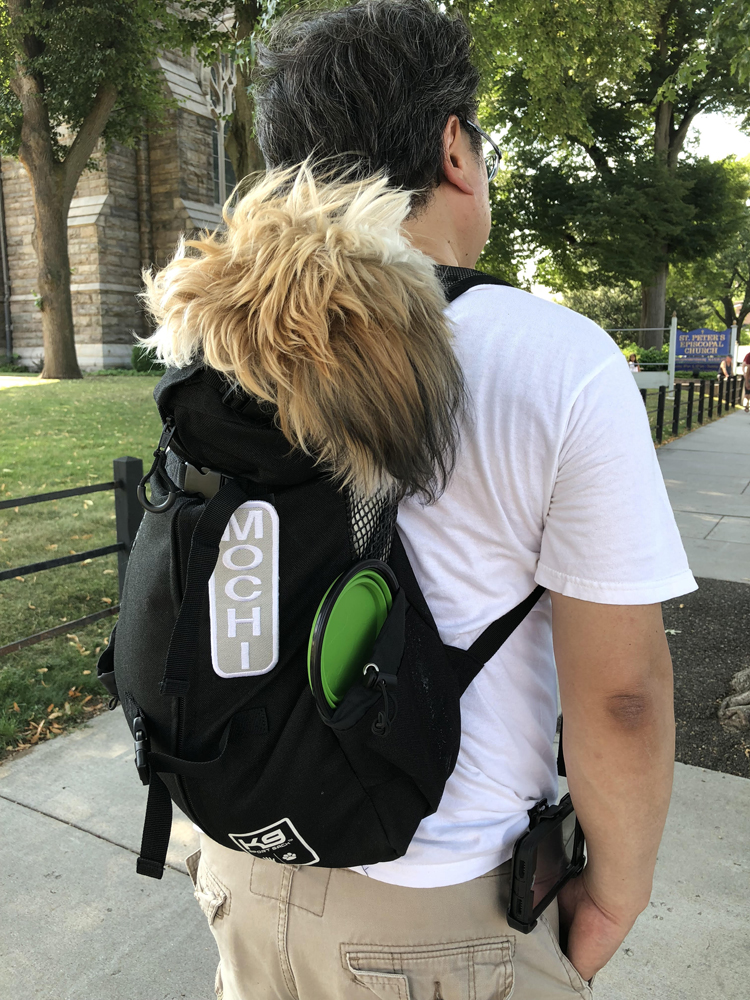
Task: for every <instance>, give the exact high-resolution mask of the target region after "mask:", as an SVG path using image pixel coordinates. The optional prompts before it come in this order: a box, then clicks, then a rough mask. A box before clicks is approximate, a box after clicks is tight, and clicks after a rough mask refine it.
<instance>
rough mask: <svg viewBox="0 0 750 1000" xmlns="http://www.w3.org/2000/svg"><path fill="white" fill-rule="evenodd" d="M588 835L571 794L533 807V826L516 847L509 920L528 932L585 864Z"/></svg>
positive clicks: (513, 860)
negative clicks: (556, 803)
mask: <svg viewBox="0 0 750 1000" xmlns="http://www.w3.org/2000/svg"><path fill="white" fill-rule="evenodd" d="M584 846H585V841H584V836H583V830H582V829H581V824H580V823H579V822H578V819H577V817H576V814H575V810H574V809H573V803H572V802H571V799H570V795H564V796H563V797H562V799H561V800H560V802H559V803H558V805H556V806H550V805H547V800H546V799H542V800H541V802H537V804H536V805H535V806H534V807H533V808H532V809H530V810H529V829H528V830H527V831H526V833H524V834H523V835H522V836H521V837H519V839H518V840H517V841H516V844H515V847H514V848H513V859H512V862H511V878H510V900H509V901H508V923H509V924H510V926H511V927H513V928H514V930H517V931H520V932H521V933H522V934H528V933H530V932H531V931H533V929H534V928H535V927H536V923H537V920H538V919H539V915H540V914H541V913H542V912H543V911H544V910H545V909H546V908H547V907H548V906H549V904H550V903H551V902H552V900H553V899H554V898H555V896H556V895H557V894H558V892H559V891H560V889H562V887H563V886H564V885H565V883H566V882H568V881H570V879H572V878H575V876H576V875H580V873H581V872H582V871H583V866H584V864H585V855H584Z"/></svg>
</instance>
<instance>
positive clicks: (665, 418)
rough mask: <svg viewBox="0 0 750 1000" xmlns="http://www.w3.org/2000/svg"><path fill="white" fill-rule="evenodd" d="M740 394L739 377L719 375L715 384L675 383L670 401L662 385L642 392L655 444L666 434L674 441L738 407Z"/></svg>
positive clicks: (740, 380)
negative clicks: (675, 438) (694, 428)
mask: <svg viewBox="0 0 750 1000" xmlns="http://www.w3.org/2000/svg"><path fill="white" fill-rule="evenodd" d="M743 392H744V377H743V376H742V375H732V376H731V378H724V376H723V375H720V376H719V378H718V379H716V380H713V379H711V380H708V379H696V380H685V379H680V380H677V379H675V384H674V392H673V394H672V398H671V399H670V398H669V397H668V395H667V387H666V386H665V385H662V386H660V387H659V388H658V389H641V396H642V397H643V402H644V404H645V406H646V412H647V413H648V417H649V422H650V424H651V432H652V434H653V437H654V440H655V441H656V443H657V444H661V443H662V441H663V440H664V437H665V430H666V436H667V437H677V436H678V435H679V434H681V433H683V432H685V431H690V430H692V429H693V427H694V426H695V425H696V424H698V425H700V424H704V423H706V422H707V421H709V420H713V419H714V418H715V417H720V416H721V415H722V414H723V413H728V412H729V411H730V410H732V409H734V407H735V406H740V405H741V403H742V397H743Z"/></svg>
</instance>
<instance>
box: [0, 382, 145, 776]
mask: <svg viewBox="0 0 750 1000" xmlns="http://www.w3.org/2000/svg"><path fill="white" fill-rule="evenodd" d="M156 381H157V379H156V378H155V377H154V376H142V377H136V378H133V377H131V378H125V377H114V378H105V377H101V376H97V377H87V378H84V379H83V380H82V381H70V382H41V381H40V380H39V379H38V378H33V377H31V378H30V377H25V378H24V377H22V376H10V375H0V499H3V500H6V499H10V498H15V497H21V496H28V495H30V494H33V493H46V492H51V491H53V490H62V489H71V488H73V487H76V486H88V485H92V484H94V483H103V482H109V481H111V480H112V460H113V459H115V458H119V457H121V456H124V455H133V456H135V457H137V458H141V459H143V461H144V464H145V465H146V467H147V468H148V465H149V464H150V460H151V454H152V452H153V450H154V448H155V447H156V442H157V441H158V438H159V432H160V422H159V417H158V413H157V411H156V406H155V404H154V401H153V398H152V393H153V390H154V386H155V384H156ZM115 540H116V539H115V514H114V494H113V493H112V492H109V491H107V492H102V493H92V494H88V495H84V496H81V497H71V498H69V499H64V500H56V501H51V502H47V503H41V504H32V505H29V506H26V507H18V508H17V509H13V508H11V509H9V510H0V567H2V568H3V569H5V568H6V567H14V566H20V565H23V564H27V563H33V562H40V561H42V560H44V559H51V558H54V557H55V556H62V555H67V554H68V553H70V552H82V551H84V550H86V549H92V548H97V547H99V546H104V545H111V544H113V543H114V542H115ZM117 601H118V590H117V556H116V555H110V556H104V557H102V558H98V559H93V560H92V561H91V562H89V563H74V564H73V565H71V566H62V567H60V568H58V569H53V570H45V571H44V572H41V573H37V574H35V575H32V576H26V577H24V578H23V579H15V580H3V581H0V646H2V645H4V644H6V643H10V642H13V641H14V640H16V639H20V638H23V637H24V636H27V635H32V634H34V633H36V632H41V631H42V630H44V629H47V628H51V627H53V626H56V625H59V624H61V623H64V622H65V621H73V620H74V619H76V618H82V617H84V616H85V615H88V614H91V613H92V612H93V611H98V610H100V609H102V608H105V607H107V606H109V605H111V604H113V603H117ZM114 621H115V619H114V618H105V619H102V620H101V621H99V622H95V623H93V624H92V625H88V626H86V627H85V628H82V629H80V630H79V631H77V632H75V633H73V632H71V633H70V634H68V635H66V636H63V637H60V638H56V639H51V640H47V641H45V642H41V643H38V644H37V645H35V646H30V647H28V648H26V649H23V650H21V651H19V652H17V653H11V654H9V655H6V656H3V657H0V758H2V756H4V755H7V753H8V752H10V751H12V750H14V749H17V748H19V747H21V748H23V747H24V746H26V745H29V744H31V743H35V742H38V741H39V740H41V739H49V738H52V737H53V736H54V735H56V734H57V733H58V732H61V731H63V730H64V728H65V727H66V726H67V725H70V724H73V723H76V722H78V721H81V720H82V719H85V718H86V717H87V714H90V713H91V712H92V711H96V709H97V708H99V707H100V706H101V704H102V694H103V688H101V685H100V684H99V683H98V681H97V680H96V654H97V651H98V650H99V649H101V647H102V646H103V645H104V644H105V643H106V641H107V636H108V635H109V632H110V630H111V628H112V625H113V624H114ZM104 695H105V697H106V693H104Z"/></svg>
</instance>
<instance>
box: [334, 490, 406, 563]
mask: <svg viewBox="0 0 750 1000" xmlns="http://www.w3.org/2000/svg"><path fill="white" fill-rule="evenodd" d="M346 508H347V514H348V518H349V542H350V544H351V548H352V555H353V557H354V558H355V559H382V560H383V562H387V561H388V557H389V555H390V554H391V541H392V539H393V532H394V529H395V527H396V515H397V514H398V506H397V505H396V503H394V501H393V499H392V497H391V496H390V495H389V494H388V493H377V494H375V496H372V497H363V496H362V495H361V494H360V493H357V492H356V490H353V489H348V490H347V491H346Z"/></svg>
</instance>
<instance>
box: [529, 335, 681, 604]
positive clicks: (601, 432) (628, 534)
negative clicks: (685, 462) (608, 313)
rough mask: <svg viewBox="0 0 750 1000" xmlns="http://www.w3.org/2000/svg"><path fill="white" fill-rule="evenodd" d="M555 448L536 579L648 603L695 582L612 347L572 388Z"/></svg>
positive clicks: (631, 386)
mask: <svg viewBox="0 0 750 1000" xmlns="http://www.w3.org/2000/svg"><path fill="white" fill-rule="evenodd" d="M558 455H559V459H558V467H557V475H556V477H555V482H554V487H553V490H552V497H551V501H550V505H549V510H548V513H547V517H546V520H545V525H544V530H543V534H542V545H541V550H540V554H539V564H538V567H537V572H536V575H535V578H536V581H537V583H539V584H541V585H542V586H544V587H547V588H548V589H549V590H552V591H554V592H556V593H559V594H563V595H565V596H567V597H575V598H578V599H579V600H584V601H593V602H595V603H598V604H656V603H658V602H660V601H665V600H668V599H669V598H672V597H678V596H679V595H681V594H686V593H688V592H690V591H692V590H696V589H697V585H696V583H695V580H694V579H693V575H692V573H691V572H690V569H689V567H688V562H687V557H686V555H685V550H684V548H683V546H682V540H681V539H680V535H679V532H678V530H677V525H676V524H675V520H674V516H673V514H672V509H671V507H670V504H669V500H668V498H667V491H666V488H665V486H664V479H663V477H662V474H661V470H660V469H659V463H658V462H657V459H656V451H655V448H654V445H653V442H652V439H651V430H650V427H649V423H648V417H647V415H646V410H645V407H644V405H643V400H642V399H641V396H640V393H639V392H638V389H637V387H636V385H635V380H634V379H633V376H632V374H631V373H630V371H629V370H628V367H627V363H626V361H625V359H624V358H623V357H622V356H621V355H612V356H611V357H610V358H609V359H607V360H606V361H604V362H603V363H602V365H601V367H600V368H599V369H598V370H597V371H595V373H594V374H593V375H592V376H591V377H590V378H589V380H588V381H586V382H585V384H584V385H583V386H582V387H580V389H579V391H578V392H577V393H576V394H574V398H573V402H572V405H571V408H570V415H569V419H568V421H567V424H566V427H565V432H564V434H563V437H562V440H561V442H560V447H559V451H558Z"/></svg>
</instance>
